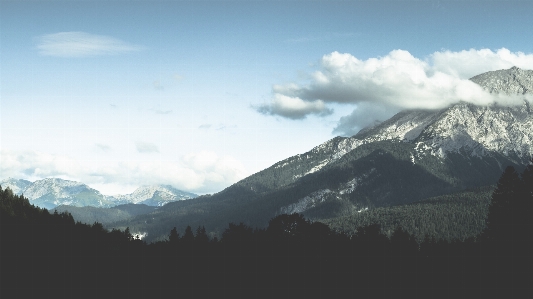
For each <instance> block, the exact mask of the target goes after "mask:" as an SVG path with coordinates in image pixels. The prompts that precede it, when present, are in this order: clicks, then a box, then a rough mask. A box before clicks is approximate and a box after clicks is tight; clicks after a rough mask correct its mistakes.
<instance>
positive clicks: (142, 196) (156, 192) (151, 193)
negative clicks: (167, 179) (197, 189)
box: [115, 185, 197, 206]
mask: <svg viewBox="0 0 533 299" xmlns="http://www.w3.org/2000/svg"><path fill="white" fill-rule="evenodd" d="M195 197H197V195H196V194H193V193H188V192H184V191H181V190H178V189H176V188H174V187H172V186H170V185H154V186H142V187H139V188H137V189H136V190H135V191H134V192H133V193H131V194H127V195H116V196H115V198H116V199H117V200H119V201H126V202H129V203H134V204H145V205H148V206H162V205H165V204H167V203H169V202H173V201H177V200H185V199H191V198H195Z"/></svg>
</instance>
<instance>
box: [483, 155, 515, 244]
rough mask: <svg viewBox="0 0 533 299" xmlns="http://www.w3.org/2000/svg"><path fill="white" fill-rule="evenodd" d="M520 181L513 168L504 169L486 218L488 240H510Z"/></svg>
mask: <svg viewBox="0 0 533 299" xmlns="http://www.w3.org/2000/svg"><path fill="white" fill-rule="evenodd" d="M521 187H522V181H521V180H520V177H519V176H518V173H517V172H516V170H515V169H514V167H512V166H509V167H507V168H506V169H505V171H504V172H503V174H502V176H501V177H500V180H499V181H498V185H497V188H496V190H494V193H493V194H492V199H491V203H490V206H489V213H488V218H487V228H486V232H485V233H486V236H487V237H489V238H490V239H497V240H500V241H503V240H504V239H509V238H511V237H512V236H511V234H510V232H512V225H513V223H514V219H513V212H514V211H516V208H513V206H514V205H516V204H517V203H518V201H519V200H518V197H519V196H520V191H519V190H520V189H521Z"/></svg>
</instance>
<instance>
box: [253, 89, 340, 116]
mask: <svg viewBox="0 0 533 299" xmlns="http://www.w3.org/2000/svg"><path fill="white" fill-rule="evenodd" d="M256 109H257V111H259V112H260V113H263V114H270V115H280V116H283V117H287V118H291V119H303V118H305V117H306V116H307V115H308V114H317V115H328V114H330V113H331V109H328V108H327V107H326V105H325V104H324V102H323V101H322V100H314V101H304V100H302V99H300V98H298V97H292V96H286V95H283V94H279V93H276V94H275V95H274V97H273V98H272V101H271V102H270V103H268V104H263V105H261V106H259V107H257V108H256Z"/></svg>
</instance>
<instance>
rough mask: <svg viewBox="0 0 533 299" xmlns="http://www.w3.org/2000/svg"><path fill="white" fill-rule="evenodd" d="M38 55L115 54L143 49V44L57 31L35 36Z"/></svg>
mask: <svg viewBox="0 0 533 299" xmlns="http://www.w3.org/2000/svg"><path fill="white" fill-rule="evenodd" d="M36 41H37V49H38V51H39V54H40V55H43V56H55V57H85V56H97V55H116V54H121V53H127V52H135V51H140V50H143V49H144V47H143V46H139V45H133V44H130V43H127V42H125V41H122V40H120V39H116V38H113V37H110V36H105V35H95V34H90V33H85V32H58V33H53V34H46V35H42V36H39V37H38V38H36Z"/></svg>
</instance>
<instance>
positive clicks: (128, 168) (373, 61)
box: [0, 0, 533, 195]
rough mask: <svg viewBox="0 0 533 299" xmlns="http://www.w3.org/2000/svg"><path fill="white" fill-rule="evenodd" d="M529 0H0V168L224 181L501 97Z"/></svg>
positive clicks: (116, 189) (521, 60) (521, 43)
mask: <svg viewBox="0 0 533 299" xmlns="http://www.w3.org/2000/svg"><path fill="white" fill-rule="evenodd" d="M532 11H533V2H532V1H155V0H154V1H141V0H139V1H91V0H87V1H83V0H78V1H74V0H72V1H24V0H22V1H21V0H17V1H7V0H0V179H5V178H8V177H13V178H19V179H27V180H30V181H35V180H38V179H42V178H46V177H58V178H63V179H70V180H76V181H81V182H83V183H85V184H88V185H89V186H90V187H93V188H95V189H97V190H99V191H101V192H102V193H103V194H108V195H112V194H125V193H130V192H132V191H134V190H135V188H137V187H139V186H141V185H151V184H169V185H172V186H174V187H176V188H178V189H182V190H184V191H190V192H194V193H197V194H207V193H215V192H218V191H221V190H222V189H223V188H225V187H228V186H230V185H231V184H233V183H236V182H237V181H239V180H240V179H243V178H245V177H246V176H249V175H251V174H253V173H256V172H258V171H261V170H262V169H265V168H267V167H269V166H271V165H272V164H274V163H276V162H278V161H281V160H283V159H285V158H288V157H290V156H293V155H296V154H300V153H304V152H307V151H309V150H310V149H312V148H313V147H315V146H317V145H319V144H321V143H323V142H326V141H327V140H329V139H331V138H333V137H335V136H352V135H354V134H356V133H357V132H358V131H359V130H360V129H361V128H363V127H365V126H367V125H370V124H372V123H374V122H375V121H383V120H385V119H387V118H389V117H391V116H392V115H394V114H395V113H397V112H399V111H401V110H404V109H436V108H442V107H445V106H446V105H450V104H452V103H455V102H458V101H468V102H472V103H475V104H480V105H485V104H490V103H494V102H498V101H499V100H500V99H498V98H497V97H495V96H493V95H489V94H487V93H486V92H485V91H483V90H481V89H480V88H479V87H478V86H476V85H475V84H473V83H472V82H470V81H468V79H469V78H471V77H472V76H475V75H478V74H480V73H483V72H487V71H494V70H499V69H507V68H510V67H512V66H517V67H520V68H523V69H533V43H531V38H532V33H531V28H533V18H531V17H530V16H531V12H532Z"/></svg>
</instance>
